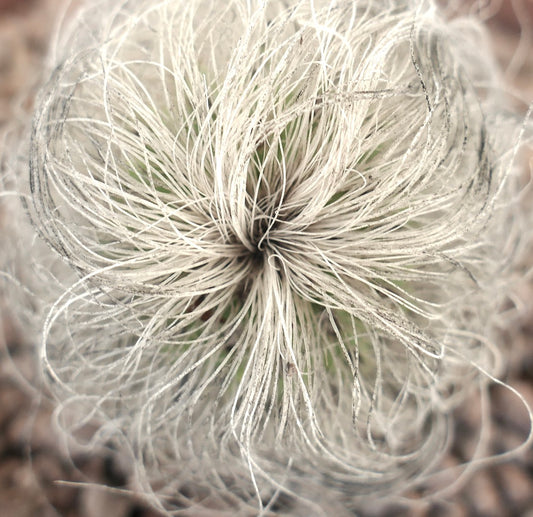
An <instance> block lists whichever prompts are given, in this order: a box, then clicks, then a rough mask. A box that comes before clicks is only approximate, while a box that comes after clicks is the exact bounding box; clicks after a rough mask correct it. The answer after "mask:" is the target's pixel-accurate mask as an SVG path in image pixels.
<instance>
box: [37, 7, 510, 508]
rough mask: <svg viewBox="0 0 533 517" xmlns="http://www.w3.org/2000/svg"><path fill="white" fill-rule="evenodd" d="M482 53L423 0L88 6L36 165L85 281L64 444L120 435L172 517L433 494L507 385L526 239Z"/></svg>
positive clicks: (78, 299) (67, 355)
mask: <svg viewBox="0 0 533 517" xmlns="http://www.w3.org/2000/svg"><path fill="white" fill-rule="evenodd" d="M465 27H466V28H468V29H469V30H465ZM474 28H475V27H474ZM480 34H481V32H480V31H478V30H477V29H476V30H474V29H472V28H471V27H470V26H469V24H466V23H465V22H464V21H463V22H461V21H455V22H454V21H448V22H446V21H444V19H443V18H442V17H441V16H440V15H439V13H438V10H437V9H436V7H435V6H433V4H432V3H430V2H425V1H408V0H401V1H398V0H394V1H392V0H390V1H388V0H357V1H332V2H330V1H325V0H321V1H313V0H294V1H293V0H291V1H283V0H268V1H259V0H228V1H227V2H223V1H221V0H166V1H160V0H157V1H153V0H151V1H147V0H146V1H145V0H135V1H133V0H131V1H120V2H117V1H110V0H107V1H105V2H97V3H93V4H92V5H91V6H90V7H88V8H87V9H85V10H84V11H83V12H82V13H81V15H80V16H79V18H78V22H77V24H76V25H74V28H73V30H72V31H71V32H70V35H69V36H68V37H67V38H65V39H64V40H63V43H62V44H63V47H62V48H63V50H62V51H61V52H59V54H58V57H57V68H56V69H55V71H54V73H53V75H52V77H51V79H50V81H49V83H48V84H47V85H46V87H45V88H44V90H43V93H42V94H41V97H40V102H39V104H38V107H37V110H36V116H35V119H34V124H33V131H32V140H31V151H30V152H31V159H30V169H31V193H32V198H33V207H32V216H33V220H34V221H35V222H36V223H37V225H38V227H39V232H40V234H41V236H42V237H44V239H45V240H46V241H47V242H48V243H49V244H50V245H51V247H52V248H53V249H54V250H55V253H56V255H57V256H59V257H61V259H62V260H63V261H65V262H66V263H67V264H68V266H69V268H70V269H71V270H72V271H73V272H75V274H76V275H77V277H76V280H73V281H71V282H70V285H68V286H66V287H65V286H63V287H62V289H61V292H60V294H54V295H53V296H52V295H50V294H47V296H48V299H49V300H51V303H53V305H52V307H51V309H50V310H49V312H48V315H47V317H46V320H45V322H44V330H43V336H42V348H41V357H42V364H43V368H44V370H45V372H46V373H47V375H48V377H49V380H50V382H49V384H50V386H51V388H52V390H53V391H54V393H55V394H56V395H57V397H58V400H59V401H60V406H59V412H58V421H59V423H60V425H62V426H63V427H64V428H65V429H66V430H67V431H68V432H69V433H75V431H76V429H79V428H80V427H82V426H83V425H84V423H86V422H89V421H94V422H99V423H100V428H99V431H98V433H97V434H96V436H95V437H94V441H95V442H97V441H106V440H109V439H115V440H118V441H119V442H120V443H121V444H122V446H123V449H127V450H128V451H129V454H130V456H131V458H132V460H133V462H134V465H135V467H134V468H135V471H136V475H137V479H138V481H139V484H140V486H141V487H142V489H143V490H144V491H145V492H146V493H147V494H149V497H150V500H151V502H152V503H153V504H154V505H156V506H157V507H159V508H160V509H164V510H165V511H167V512H168V513H169V514H174V513H176V514H190V515H199V514H200V513H198V512H201V511H204V512H206V513H207V512H208V511H209V509H211V511H212V512H214V513H216V514H217V515H218V514H220V513H221V512H223V511H227V512H228V514H231V515H235V514H236V513H239V512H240V513H239V514H243V515H248V514H258V513H260V514H265V515H266V514H269V513H276V511H281V512H282V513H283V514H284V515H285V514H294V515H300V514H302V515H303V514H309V512H311V513H312V514H313V515H319V514H321V513H323V514H327V515H333V514H335V515H342V512H348V511H349V510H351V509H354V508H359V507H360V506H361V505H362V504H364V502H365V501H366V500H368V499H369V498H375V497H377V496H380V497H384V496H390V495H392V494H396V493H398V492H400V491H402V490H404V489H405V488H406V487H409V486H410V485H411V484H412V483H413V482H415V481H416V480H417V479H420V478H421V477H423V475H424V474H425V473H426V472H427V471H428V470H429V469H430V468H431V467H433V466H434V465H435V463H436V462H437V461H438V460H439V458H440V455H441V454H442V453H443V452H444V451H445V448H446V445H447V442H448V440H449V425H448V421H449V415H450V412H451V410H452V409H453V408H454V407H455V406H456V405H457V403H459V402H460V401H461V400H463V398H464V396H465V394H467V393H469V391H470V390H471V389H474V388H476V387H477V388H478V387H479V386H480V385H483V384H485V383H487V382H488V380H489V379H490V378H492V377H494V376H496V375H498V373H499V370H500V367H501V358H500V353H499V351H498V349H497V348H496V347H495V346H494V345H493V344H492V338H493V335H492V328H491V325H490V323H491V322H492V321H496V320H497V317H498V316H497V315H498V311H500V310H501V304H502V301H503V300H504V297H505V294H506V289H505V286H506V282H507V281H508V269H509V265H510V264H511V263H512V252H513V249H514V247H515V246H516V243H517V238H518V237H517V232H516V230H515V226H513V225H514V219H513V217H512V211H513V208H512V204H511V201H512V187H513V182H514V177H513V176H509V172H511V170H512V169H511V162H512V158H513V153H514V152H516V149H515V147H514V142H515V141H516V139H517V138H518V129H519V128H516V127H515V126H514V125H513V123H512V120H511V119H509V118H508V117H505V116H504V115H503V114H502V113H501V110H500V108H499V107H498V103H497V102H495V98H494V96H493V95H494V94H493V89H494V88H496V87H498V76H497V71H496V68H495V67H494V65H493V63H492V62H491V60H490V58H489V57H484V54H485V53H484V52H483V53H482V54H483V56H479V55H477V56H476V54H477V52H476V51H477V48H478V47H477V46H478V45H479V41H480V40H479V38H480ZM474 56H476V57H475V58H474ZM50 292H51V293H54V292H56V291H55V290H54V289H52V288H51V287H50ZM194 512H197V513H194Z"/></svg>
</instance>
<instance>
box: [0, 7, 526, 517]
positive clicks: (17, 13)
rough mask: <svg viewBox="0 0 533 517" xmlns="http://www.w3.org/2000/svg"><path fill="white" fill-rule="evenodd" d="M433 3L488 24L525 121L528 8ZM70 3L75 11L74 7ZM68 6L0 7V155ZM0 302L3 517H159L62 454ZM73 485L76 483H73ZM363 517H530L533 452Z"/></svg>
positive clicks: (458, 446) (494, 427)
mask: <svg viewBox="0 0 533 517" xmlns="http://www.w3.org/2000/svg"><path fill="white" fill-rule="evenodd" d="M221 1H223V0H221ZM441 3H443V4H445V5H446V6H447V7H448V8H449V9H451V10H453V11H463V12H464V11H468V10H471V9H473V8H474V9H476V10H477V11H480V12H481V15H482V17H484V18H488V19H487V24H488V27H489V29H490V32H491V39H492V45H493V49H492V51H493V52H495V53H496V55H497V57H498V59H499V61H500V62H501V64H502V69H503V70H504V73H505V78H506V80H507V81H508V83H509V85H511V86H512V87H513V88H516V89H517V91H519V92H520V95H521V96H522V98H523V101H518V100H516V99H515V100H511V102H512V103H513V104H514V105H515V109H517V110H518V111H521V112H522V113H524V114H525V112H526V111H527V103H528V102H532V101H533V0H513V1H511V0H502V1H492V2H490V1H486V2H465V1H463V0H447V1H443V2H441ZM70 4H71V9H73V8H75V4H76V2H70ZM473 4H475V5H474V7H472V5H473ZM65 6H66V1H65V0H0V155H1V154H2V138H1V136H2V133H5V132H6V131H7V130H8V128H13V127H15V128H16V127H17V125H21V124H23V123H24V121H25V120H27V118H28V114H30V113H31V110H32V103H33V94H34V92H35V90H36V88H37V85H38V84H39V82H40V80H41V79H42V77H41V75H42V69H43V66H44V62H45V59H46V51H47V46H48V42H49V38H50V35H51V34H52V32H53V29H54V26H55V24H57V23H58V19H60V17H61V16H63V15H64V14H65V12H66V15H67V16H68V10H67V11H65V9H66V7H65ZM103 14H105V13H103ZM482 51H483V49H480V52H482ZM502 101H503V99H502ZM0 163H1V162H0ZM528 163H529V165H530V166H531V167H533V154H532V153H530V155H529V156H525V159H524V166H525V167H528ZM526 176H527V174H526ZM9 224H10V221H9V216H8V215H7V214H5V213H2V211H1V210H0V246H3V245H6V244H5V243H4V244H2V231H3V228H6V227H7V225H9ZM532 224H533V221H532ZM532 265H533V256H532V257H531V260H530V262H529V266H532ZM521 297H522V298H523V299H525V300H530V303H529V304H528V305H527V306H526V309H525V311H524V314H523V316H522V317H521V318H520V319H519V320H518V321H516V322H515V323H514V324H513V326H512V328H511V329H508V330H507V331H506V332H505V335H504V336H502V337H503V342H505V343H507V344H508V345H509V352H508V354H507V357H508V364H507V367H506V371H505V377H504V379H505V381H506V382H508V383H509V384H510V385H511V386H513V387H514V388H516V389H517V390H518V391H519V392H520V393H522V395H523V396H524V397H525V399H526V400H527V401H528V403H529V404H530V406H531V407H533V282H531V281H530V282H524V285H523V293H521ZM3 298H4V297H3V296H2V293H1V292H0V516H1V517H34V516H39V517H57V516H61V517H108V516H109V517H157V516H158V514H157V513H156V512H154V511H153V510H149V509H147V508H146V507H144V506H143V504H142V501H140V500H137V499H135V498H133V497H131V496H129V497H127V496H125V495H123V494H121V489H122V488H128V487H130V480H129V478H128V474H127V472H126V469H124V468H123V467H121V466H120V464H119V462H118V461H117V460H116V458H113V457H112V455H110V454H109V455H103V456H98V457H96V456H92V455H90V454H87V453H83V452H80V453H75V454H74V456H73V457H70V456H69V455H68V454H66V452H65V450H64V447H63V446H62V444H61V441H60V440H59V438H58V437H57V436H56V435H55V434H54V431H53V428H52V426H51V424H50V417H51V414H52V407H51V406H50V405H49V404H48V403H47V402H46V401H43V400H40V399H36V397H35V391H34V390H32V388H31V387H30V384H31V381H32V380H34V379H35V378H36V373H35V370H34V368H35V366H34V348H33V345H32V344H31V343H25V342H24V341H23V340H22V338H21V333H20V332H19V331H18V329H17V328H16V325H15V324H14V323H13V321H12V320H11V319H10V318H9V316H8V314H9V300H5V299H3ZM2 332H3V334H4V335H5V339H4V337H3V336H2V335H1V334H2ZM26 380H29V381H30V383H28V382H26ZM490 403H491V405H490V418H491V426H490V439H489V452H491V453H495V454H497V453H500V452H504V451H507V450H509V449H512V448H513V447H516V446H517V445H519V444H520V443H521V442H522V441H523V440H524V439H525V437H526V436H527V434H528V432H529V427H530V422H529V418H528V415H527V412H526V411H525V410H524V408H523V407H522V405H521V403H520V401H519V400H518V399H517V397H515V396H514V395H513V394H512V393H511V392H510V391H509V390H507V389H504V388H502V387H500V386H493V387H492V388H491V389H490ZM480 418H481V408H480V401H479V398H478V396H476V395H473V396H472V397H471V399H469V400H468V401H466V403H465V404H464V405H463V406H461V407H460V408H459V409H458V410H457V411H456V414H455V420H454V427H455V441H454V444H453V447H452V448H451V450H450V453H449V455H448V457H447V458H446V459H445V461H444V463H445V465H446V466H453V465H457V464H460V463H461V462H463V461H465V460H468V459H469V458H470V457H471V455H472V453H473V451H474V449H475V446H476V443H477V441H478V438H479V423H480ZM185 468H186V466H185ZM59 480H62V481H66V482H67V483H66V484H65V483H58V482H57V481H59ZM79 482H82V483H84V484H83V485H76V483H79ZM103 485H106V486H108V487H115V490H108V489H103V488H102V486H103ZM412 495H413V497H415V498H416V496H417V495H416V494H412ZM369 515H373V516H378V515H379V516H391V517H392V516H413V517H422V516H424V517H446V516H449V517H461V516H465V517H467V516H468V517H474V516H475V517H533V451H531V450H530V451H529V452H527V453H526V454H523V455H521V456H520V457H519V458H516V459H514V460H513V461H510V462H507V463H503V464H501V465H495V466H491V467H489V468H486V469H484V470H481V471H479V472H476V473H475V474H474V475H473V476H472V478H471V479H470V480H469V481H468V482H467V483H465V484H464V486H462V487H460V489H459V491H458V492H457V493H456V494H454V495H452V496H447V497H446V498H445V500H444V501H442V502H439V503H432V504H431V505H426V506H425V507H421V508H419V509H410V510H406V509H405V508H402V507H401V506H397V507H393V508H391V507H389V508H386V509H382V508H380V509H377V508H376V510H375V512H372V513H371V514H369Z"/></svg>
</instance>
